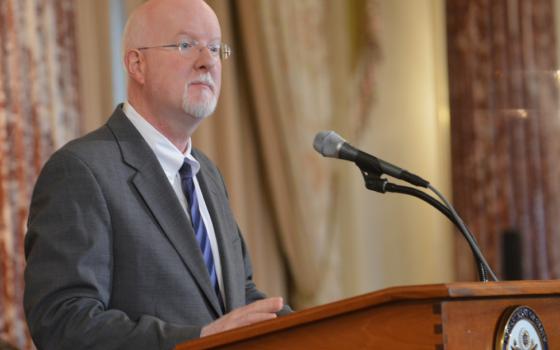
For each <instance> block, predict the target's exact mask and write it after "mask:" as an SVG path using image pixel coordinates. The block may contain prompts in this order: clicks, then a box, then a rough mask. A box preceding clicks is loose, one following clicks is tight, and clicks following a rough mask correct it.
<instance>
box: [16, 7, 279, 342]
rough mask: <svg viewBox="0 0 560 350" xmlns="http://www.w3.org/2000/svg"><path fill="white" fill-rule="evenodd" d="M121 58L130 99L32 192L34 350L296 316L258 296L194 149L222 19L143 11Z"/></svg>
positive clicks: (176, 336)
mask: <svg viewBox="0 0 560 350" xmlns="http://www.w3.org/2000/svg"><path fill="white" fill-rule="evenodd" d="M123 47H124V65H125V68H126V70H127V73H128V101H127V102H126V103H124V104H123V105H120V106H118V107H117V109H116V110H115V112H114V113H113V115H112V116H111V117H110V119H109V120H108V122H107V123H106V124H105V125H104V126H103V127H101V128H99V129H98V130H96V131H94V132H92V133H90V134H88V135H86V136H84V137H82V138H79V139H77V140H74V141H72V142H70V143H69V144H67V145H66V146H64V147H63V148H62V149H60V150H59V151H57V152H56V153H55V154H54V155H53V156H52V157H51V158H50V160H49V161H48V162H47V164H46V165H45V166H44V168H43V170H42V172H41V174H40V176H39V179H38V181H37V184H36V186H35V190H34V192H33V198H32V201H31V208H30V216H29V222H28V233H27V236H26V242H25V250H26V257H27V267H26V271H25V282H26V288H25V295H24V304H25V312H26V315H27V320H28V323H29V328H30V330H31V334H32V336H33V339H34V341H35V343H36V345H37V347H38V348H39V349H171V348H173V346H174V345H176V344H177V343H180V342H182V341H185V340H187V339H192V338H197V337H199V336H205V335H209V334H214V333H218V332H222V331H224V330H228V329H232V328H236V327H240V326H243V325H249V324H252V323H255V322H259V321H263V320H269V319H272V318H274V317H276V315H277V313H283V312H289V308H288V307H287V306H284V305H283V301H282V299H281V298H266V297H265V296H264V294H263V293H261V292H260V291H259V290H258V289H257V288H256V287H255V284H254V283H253V281H252V272H251V265H250V261H249V257H248V255H247V250H246V247H245V244H244V242H243V238H242V236H241V234H240V232H239V230H238V227H237V224H236V222H235V220H234V218H233V214H232V212H231V209H230V207H229V203H228V197H227V193H226V189H225V186H224V183H223V180H222V177H221V175H220V173H219V172H218V170H217V169H216V167H215V166H214V165H213V164H212V163H211V162H210V160H208V159H207V158H206V157H205V156H204V155H203V154H202V153H201V152H200V151H197V150H195V149H193V148H192V146H191V135H192V134H193V132H194V131H195V129H196V128H197V126H198V125H199V124H200V122H202V121H203V120H204V118H206V117H207V116H209V115H210V114H212V112H213V111H214V108H215V106H216V101H217V99H218V96H219V92H220V83H221V63H222V62H221V60H222V59H224V58H226V57H227V56H228V55H229V49H228V48H227V46H226V45H225V44H222V43H221V32H220V26H219V22H218V19H217V18H216V15H215V14H214V12H213V11H212V10H211V9H210V7H209V6H208V5H207V4H206V3H204V2H203V1H202V0H151V1H148V2H147V3H145V4H143V5H142V6H140V7H139V8H138V9H136V10H135V12H134V13H133V14H132V16H131V18H130V19H129V21H128V24H127V27H126V29H125V35H124V40H123Z"/></svg>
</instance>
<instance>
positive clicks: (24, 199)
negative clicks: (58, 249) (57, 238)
mask: <svg viewBox="0 0 560 350" xmlns="http://www.w3.org/2000/svg"><path fill="white" fill-rule="evenodd" d="M73 6H74V1H73V0H57V1H40V0H25V1H21V0H2V1H0V338H1V339H3V340H5V341H7V342H9V343H12V344H14V345H16V346H18V347H20V348H22V349H31V348H33V345H32V342H31V340H30V339H29V335H28V332H27V326H26V324H25V316H24V313H23V308H22V297H23V269H24V266H25V258H24V254H23V244H24V243H23V239H24V234H25V227H26V220H27V214H28V213H27V211H28V206H29V199H30V196H31V191H32V188H33V184H34V181H35V179H36V177H37V175H38V172H39V170H40V168H41V166H42V164H43V162H44V161H45V160H46V159H47V158H48V156H49V155H50V154H51V153H52V152H53V150H54V149H56V148H57V147H59V146H61V145H62V144H63V143H64V142H66V141H67V140H68V139H70V138H73V137H75V136H76V135H77V134H78V131H79V123H78V120H79V101H78V91H77V86H78V76H77V71H76V49H75V36H74V35H75V28H74V22H73V19H74V10H73Z"/></svg>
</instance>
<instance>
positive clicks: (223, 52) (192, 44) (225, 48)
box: [136, 40, 231, 61]
mask: <svg viewBox="0 0 560 350" xmlns="http://www.w3.org/2000/svg"><path fill="white" fill-rule="evenodd" d="M183 45H188V46H187V47H184V48H182V47H183ZM212 45H219V47H220V48H219V50H220V52H219V53H216V54H214V53H213V51H212V47H211V46H212ZM199 46H200V43H199V42H198V41H196V40H191V41H188V40H179V41H178V42H177V43H176V44H167V45H157V46H143V47H137V48H136V50H139V51H142V50H148V49H160V48H172V47H173V48H176V49H177V51H179V54H181V55H182V54H183V50H188V49H194V48H196V47H199ZM204 47H206V48H207V49H208V51H209V52H210V55H211V56H212V57H220V60H222V61H225V60H227V59H228V58H229V57H230V56H231V47H230V46H229V45H228V44H226V43H223V42H219V43H213V44H208V45H205V46H204Z"/></svg>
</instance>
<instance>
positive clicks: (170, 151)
mask: <svg viewBox="0 0 560 350" xmlns="http://www.w3.org/2000/svg"><path fill="white" fill-rule="evenodd" d="M123 112H124V114H125V115H126V116H127V118H128V119H129V120H130V122H131V123H132V124H133V125H134V127H135V128H136V129H137V130H138V132H139V133H140V135H142V137H143V138H144V140H146V142H147V143H148V145H149V146H150V148H151V149H152V151H153V152H154V153H155V155H156V157H157V159H158V161H159V163H160V164H161V167H162V168H163V171H164V172H165V175H167V177H169V178H170V179H171V178H173V177H175V176H176V175H177V173H178V171H179V168H181V166H182V165H183V162H184V161H186V162H187V163H189V165H190V166H191V169H192V173H193V175H196V174H197V173H198V171H199V170H200V163H199V162H198V161H197V160H196V159H195V158H194V157H193V155H192V139H191V138H189V140H188V142H187V150H186V151H185V153H183V152H181V151H179V149H178V148H177V147H175V145H174V144H173V143H171V141H169V139H168V138H167V137H165V136H164V135H163V134H162V133H160V132H159V131H158V130H157V129H156V128H154V127H153V125H152V124H150V123H149V122H148V121H147V120H146V119H144V118H143V117H142V116H141V115H140V114H139V113H138V112H137V111H136V110H135V109H134V107H132V105H131V104H130V103H128V102H125V103H124V106H123Z"/></svg>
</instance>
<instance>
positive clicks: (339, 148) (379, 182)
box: [313, 131, 498, 282]
mask: <svg viewBox="0 0 560 350" xmlns="http://www.w3.org/2000/svg"><path fill="white" fill-rule="evenodd" d="M313 147H314V148H315V150H317V152H319V153H321V154H322V155H323V156H325V157H332V158H340V159H345V160H350V161H353V162H354V163H355V164H356V166H358V168H360V170H361V172H362V175H363V177H364V180H365V184H366V188H368V189H370V190H373V191H376V192H379V193H385V192H393V193H401V194H406V195H411V196H414V197H417V198H419V199H421V200H423V201H425V202H426V203H428V204H430V205H431V206H433V207H434V208H436V209H437V210H438V211H440V212H441V213H442V214H444V215H445V216H446V217H447V218H448V219H449V220H450V221H451V222H452V223H453V224H454V225H455V226H456V227H457V228H458V229H459V231H460V232H461V234H462V235H463V236H464V237H465V239H466V240H467V243H468V244H469V247H470V248H471V251H472V253H473V255H474V257H475V259H476V260H477V266H478V273H479V279H480V281H482V282H488V274H490V276H491V277H492V279H493V280H494V281H498V278H497V277H496V274H495V273H494V272H493V271H492V269H491V268H490V265H489V264H488V262H487V261H486V259H485V258H484V255H483V254H482V252H481V251H480V248H479V247H478V244H477V242H476V239H475V238H474V235H473V234H472V233H471V232H470V231H469V229H468V228H467V226H466V225H465V224H464V222H463V220H462V219H461V218H460V217H459V215H458V214H457V212H456V211H455V209H454V208H453V206H452V205H451V204H450V203H449V201H447V199H446V198H445V197H444V196H443V194H441V193H440V192H439V191H438V190H437V189H436V188H435V187H433V186H432V185H430V183H429V182H428V181H426V180H424V179H422V178H421V177H419V176H417V175H414V174H412V173H409V172H408V171H406V170H403V169H401V168H399V167H397V166H394V165H392V164H390V163H387V162H385V161H383V160H381V159H378V158H376V157H374V156H372V155H369V154H367V153H365V152H362V151H360V150H357V149H356V148H354V147H352V146H351V145H349V144H348V143H346V141H345V140H344V139H343V138H342V137H340V136H339V135H338V134H336V133H335V132H334V131H323V132H320V133H318V134H317V136H316V137H315V140H314V143H313ZM382 174H387V175H390V176H393V177H396V178H399V179H401V180H404V181H407V182H409V183H411V184H413V185H415V186H421V187H425V188H428V189H430V190H431V191H432V192H434V193H435V194H436V195H437V196H438V197H439V198H440V199H441V200H442V201H443V203H445V204H443V203H441V202H440V201H438V200H437V199H435V198H433V197H432V196H430V195H428V194H427V193H425V192H423V191H420V190H418V189H416V188H413V187H409V186H400V185H396V184H393V183H390V182H389V181H388V180H387V179H384V178H381V175H382Z"/></svg>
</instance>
